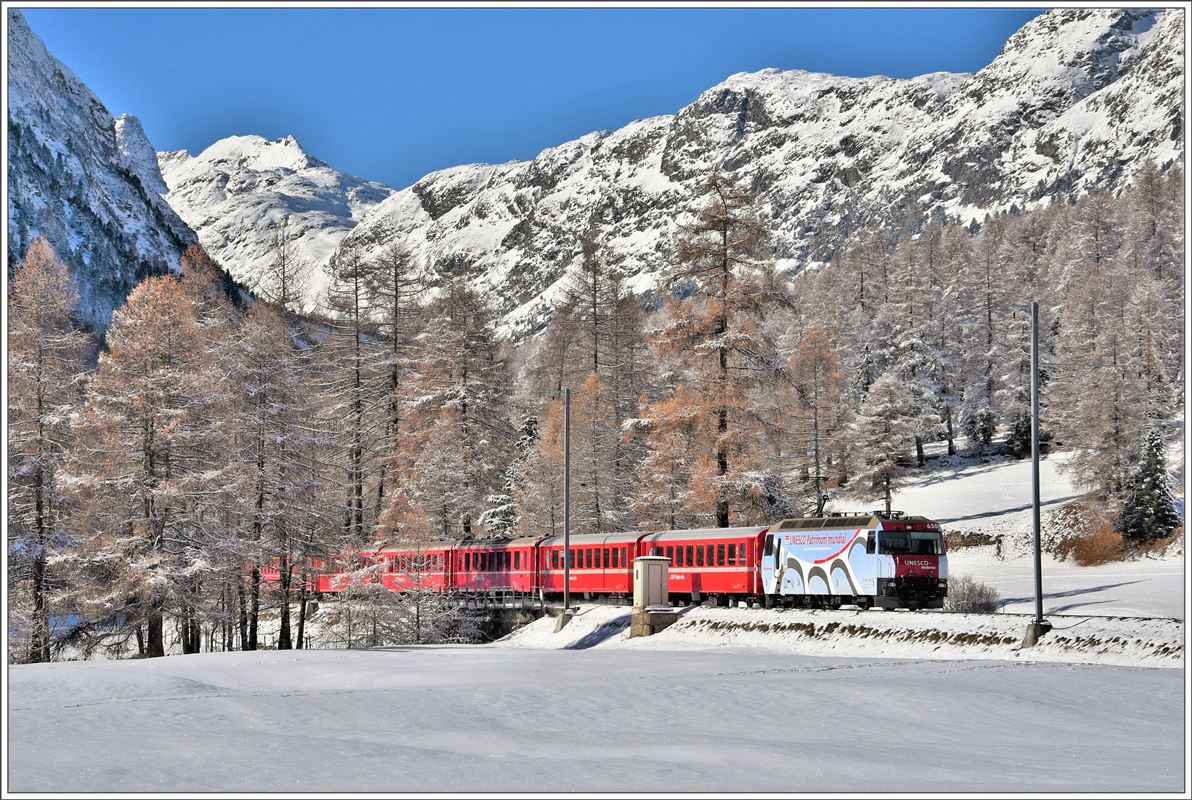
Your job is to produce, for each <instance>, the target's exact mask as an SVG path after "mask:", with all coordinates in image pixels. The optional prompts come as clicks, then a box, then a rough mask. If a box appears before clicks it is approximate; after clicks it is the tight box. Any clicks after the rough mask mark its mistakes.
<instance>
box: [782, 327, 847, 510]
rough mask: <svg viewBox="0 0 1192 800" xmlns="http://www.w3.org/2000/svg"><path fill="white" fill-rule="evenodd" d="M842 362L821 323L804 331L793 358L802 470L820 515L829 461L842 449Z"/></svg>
mask: <svg viewBox="0 0 1192 800" xmlns="http://www.w3.org/2000/svg"><path fill="white" fill-rule="evenodd" d="M839 363H840V362H839V359H837V357H836V353H835V350H834V348H833V347H832V342H831V340H830V339H829V337H828V332H827V331H826V330H825V329H824V328H823V327H821V326H818V325H816V326H812V327H811V328H809V329H808V330H807V331H806V332H805V333H804V334H803V338H802V339H801V340H800V341H799V346H798V349H797V350H796V351H795V353H794V355H792V356H791V360H790V379H791V382H792V383H793V385H794V390H795V407H794V409H793V412H794V413H793V415H792V416H793V417H794V422H795V433H796V438H797V441H798V443H799V456H800V460H801V462H802V468H801V472H802V473H803V475H804V476H805V477H804V480H805V481H806V490H805V494H807V495H809V496H811V497H812V498H814V506H815V507H814V513H815V516H817V517H818V516H823V513H824V488H825V487H826V485H827V482H828V480H829V478H830V475H829V474H828V472H829V470H828V468H827V463H826V462H827V460H828V459H829V458H831V456H832V455H834V454H836V453H838V452H839V449H840V448H839V447H838V446H837V442H836V440H837V439H838V438H839V433H840V428H841V425H842V423H843V422H844V414H845V409H846V406H847V404H846V403H845V400H844V380H843V377H842V376H841V374H840V367H839Z"/></svg>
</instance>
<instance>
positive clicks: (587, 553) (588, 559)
mask: <svg viewBox="0 0 1192 800" xmlns="http://www.w3.org/2000/svg"><path fill="white" fill-rule="evenodd" d="M591 568H592V548H590V547H585V548H584V569H591Z"/></svg>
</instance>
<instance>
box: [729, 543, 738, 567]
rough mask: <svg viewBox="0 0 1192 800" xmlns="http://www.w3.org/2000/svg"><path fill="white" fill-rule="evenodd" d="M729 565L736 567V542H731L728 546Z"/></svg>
mask: <svg viewBox="0 0 1192 800" xmlns="http://www.w3.org/2000/svg"><path fill="white" fill-rule="evenodd" d="M728 565H729V566H730V567H735V566H736V565H737V546H736V545H735V544H730V545H729V546H728Z"/></svg>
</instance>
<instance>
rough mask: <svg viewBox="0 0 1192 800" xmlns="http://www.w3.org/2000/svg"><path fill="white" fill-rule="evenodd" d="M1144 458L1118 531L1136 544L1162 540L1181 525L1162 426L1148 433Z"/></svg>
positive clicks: (1128, 487) (1130, 487) (1128, 493)
mask: <svg viewBox="0 0 1192 800" xmlns="http://www.w3.org/2000/svg"><path fill="white" fill-rule="evenodd" d="M1140 450H1141V458H1140V460H1139V462H1138V465H1137V466H1136V467H1135V469H1134V472H1133V474H1132V475H1131V476H1130V478H1129V480H1128V481H1127V484H1126V502H1125V504H1124V505H1123V506H1122V511H1121V514H1120V516H1119V517H1118V525H1117V527H1118V530H1119V531H1121V533H1122V536H1124V537H1126V539H1128V540H1130V541H1133V542H1145V541H1148V540H1151V539H1161V538H1163V537H1164V536H1167V535H1168V534H1170V533H1171V532H1172V531H1173V530H1175V529H1176V528H1177V527H1179V526H1180V524H1181V523H1182V520H1181V519H1180V515H1179V514H1178V513H1177V512H1176V509H1175V501H1174V500H1173V499H1172V496H1171V487H1170V485H1169V482H1168V480H1169V479H1168V476H1167V459H1166V456H1165V455H1164V452H1163V450H1164V446H1163V437H1162V436H1161V435H1160V433H1159V429H1158V427H1156V426H1154V425H1152V426H1151V427H1149V428H1148V429H1147V431H1146V434H1145V436H1144V442H1143V444H1142V446H1141V447H1140Z"/></svg>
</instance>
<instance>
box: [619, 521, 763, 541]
mask: <svg viewBox="0 0 1192 800" xmlns="http://www.w3.org/2000/svg"><path fill="white" fill-rule="evenodd" d="M764 530H766V526H765V525H754V526H752V527H748V528H697V529H695V530H686V531H655V532H653V533H647V534H646V535H645V536H644V537H642V541H644V542H660V541H669V540H673V539H713V538H715V539H726V538H733V537H737V538H742V539H752V538H753V537H754V536H757V535H758V534H760V533H761V532H762V531H764Z"/></svg>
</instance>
